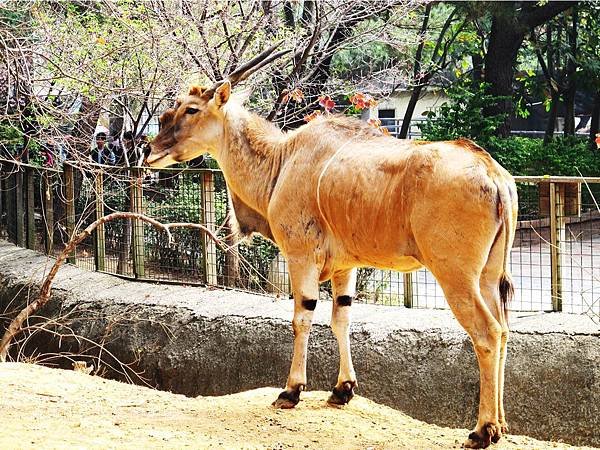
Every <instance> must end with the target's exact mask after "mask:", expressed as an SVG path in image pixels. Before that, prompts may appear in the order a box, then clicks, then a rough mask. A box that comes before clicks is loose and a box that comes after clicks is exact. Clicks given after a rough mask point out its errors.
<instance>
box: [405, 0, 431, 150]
mask: <svg viewBox="0 0 600 450" xmlns="http://www.w3.org/2000/svg"><path fill="white" fill-rule="evenodd" d="M431 5H432V3H428V4H427V6H426V7H425V14H424V16H423V23H422V24H421V32H420V33H419V39H420V41H419V46H418V47H417V51H416V53H415V67H414V70H413V80H412V81H413V83H415V84H416V86H415V87H414V89H413V91H412V94H411V95H410V100H409V101H408V105H407V107H406V111H404V118H403V119H402V128H401V129H400V134H399V135H398V137H399V138H400V139H406V137H407V136H408V130H410V121H411V120H412V116H413V114H414V112H415V107H416V106H417V102H418V101H419V96H420V95H421V91H422V90H423V88H424V87H425V84H426V83H425V82H424V80H421V77H422V73H421V70H422V62H423V61H422V60H423V47H424V46H425V32H426V31H427V25H428V24H429V16H430V14H431Z"/></svg>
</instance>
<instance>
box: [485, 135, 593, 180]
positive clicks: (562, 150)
mask: <svg viewBox="0 0 600 450" xmlns="http://www.w3.org/2000/svg"><path fill="white" fill-rule="evenodd" d="M478 143H479V144H480V145H482V146H483V147H485V148H486V150H488V151H489V152H490V153H491V154H492V156H493V157H494V158H495V159H496V160H497V161H498V162H499V163H500V164H502V166H504V167H505V168H506V170H508V171H509V172H510V173H512V174H513V175H555V176H558V175H562V176H579V175H580V172H581V175H584V176H598V175H600V155H599V154H597V153H595V152H591V151H590V150H589V147H588V141H587V139H585V138H579V137H571V136H567V137H558V138H554V139H553V140H551V141H550V142H549V143H548V144H544V142H543V140H542V139H535V138H524V137H511V138H508V139H506V138H498V137H491V138H489V139H488V140H487V141H481V140H480V141H478Z"/></svg>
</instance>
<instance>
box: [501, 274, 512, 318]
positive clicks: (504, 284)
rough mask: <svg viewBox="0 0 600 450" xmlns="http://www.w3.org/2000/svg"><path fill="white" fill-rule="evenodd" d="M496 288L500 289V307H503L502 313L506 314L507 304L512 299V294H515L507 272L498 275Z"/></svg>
mask: <svg viewBox="0 0 600 450" xmlns="http://www.w3.org/2000/svg"><path fill="white" fill-rule="evenodd" d="M498 289H499V290H500V300H501V301H502V308H503V309H504V314H505V315H506V311H507V308H508V305H509V303H510V301H511V300H512V298H513V295H514V294H515V287H514V285H513V282H512V280H511V278H510V275H508V273H506V272H504V273H503V274H502V276H501V277H500V283H499V284H498Z"/></svg>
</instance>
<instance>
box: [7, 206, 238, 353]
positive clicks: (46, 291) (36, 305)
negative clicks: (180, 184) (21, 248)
mask: <svg viewBox="0 0 600 450" xmlns="http://www.w3.org/2000/svg"><path fill="white" fill-rule="evenodd" d="M115 219H137V220H141V221H143V222H146V223H149V224H150V225H152V226H154V227H156V228H158V229H159V230H162V231H164V232H165V233H166V234H167V236H168V239H169V243H172V242H173V236H172V235H171V229H172V228H195V229H198V230H201V231H202V232H203V233H206V235H207V236H208V237H209V238H210V239H212V240H213V241H214V242H215V243H216V244H217V245H218V246H219V247H220V248H221V249H223V250H225V251H226V250H227V249H226V247H225V246H224V245H223V244H222V242H221V241H220V240H219V238H218V237H217V236H216V235H215V234H214V233H213V232H212V231H211V230H209V229H208V228H207V227H205V226H204V225H200V224H194V223H167V224H163V223H160V222H159V221H157V220H156V219H153V218H151V217H148V216H145V215H144V214H139V213H128V212H115V213H112V214H108V215H106V216H102V217H100V218H99V219H97V220H96V221H94V222H93V223H91V224H90V225H89V226H87V227H86V228H85V229H84V230H83V231H82V232H80V233H79V234H76V235H74V236H72V237H71V239H70V240H69V242H68V243H67V245H66V246H65V248H64V250H63V251H62V252H61V253H60V255H59V256H58V258H57V259H56V262H55V263H54V265H53V266H52V268H51V269H50V272H49V273H48V275H47V276H46V278H45V280H44V283H43V284H42V288H41V290H40V294H39V296H38V298H37V299H36V300H35V301H34V302H32V303H30V304H29V305H27V306H26V307H25V308H24V309H23V310H22V311H21V312H20V313H19V314H18V315H17V316H16V317H15V318H14V319H13V320H12V322H11V323H10V325H9V326H8V328H7V329H6V331H5V333H4V336H2V340H1V341H0V361H1V362H5V361H6V357H7V355H8V349H9V347H10V344H11V342H12V339H13V338H14V337H15V336H16V335H17V334H19V333H20V332H21V331H22V329H23V323H24V322H25V321H26V320H27V319H28V318H29V317H30V316H31V315H32V314H34V313H35V312H37V311H38V310H39V309H40V308H42V307H43V306H44V305H45V304H46V303H48V300H50V291H51V288H52V282H53V280H54V277H55V276H56V273H57V272H58V269H60V267H61V266H62V264H63V263H64V262H65V260H66V259H67V257H68V256H69V254H70V253H71V252H72V251H74V249H75V247H76V246H77V245H78V244H80V243H81V242H82V241H83V240H84V239H86V238H87V237H89V236H90V235H91V234H92V232H93V231H94V229H96V227H98V226H99V225H102V224H104V223H106V222H110V221H112V220H115Z"/></svg>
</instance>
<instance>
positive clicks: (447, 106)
mask: <svg viewBox="0 0 600 450" xmlns="http://www.w3.org/2000/svg"><path fill="white" fill-rule="evenodd" d="M486 89H487V85H486V84H485V83H474V82H472V81H471V80H469V79H464V80H462V81H460V82H457V83H456V84H454V85H452V86H451V87H450V88H448V89H447V90H446V94H447V95H448V97H449V101H448V102H445V103H444V104H443V105H442V106H440V107H439V108H438V109H436V110H431V111H429V112H428V114H427V120H426V121H425V122H424V123H423V124H421V125H419V127H420V128H421V132H422V134H423V138H424V139H427V140H431V141H443V140H451V139H457V138H460V137H464V138H470V139H475V140H487V139H489V138H490V137H491V136H493V135H494V133H495V131H496V129H497V128H498V126H499V125H500V124H501V123H502V122H503V121H504V115H500V114H499V115H496V116H489V117H486V116H485V115H484V114H483V109H484V108H485V107H486V106H487V105H489V104H491V103H492V102H497V101H500V100H502V99H503V97H495V96H492V95H489V94H487V93H486Z"/></svg>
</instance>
